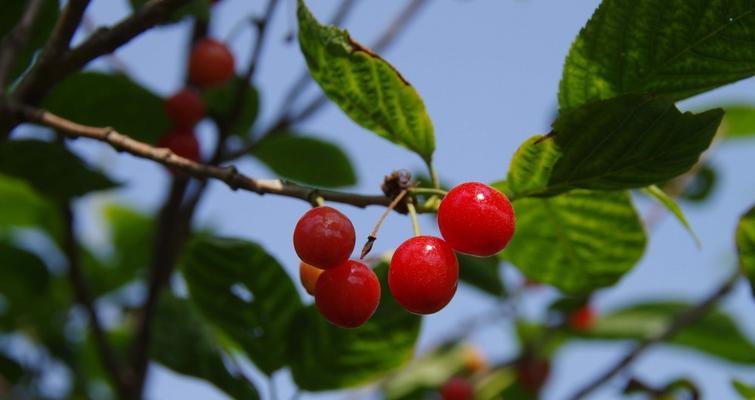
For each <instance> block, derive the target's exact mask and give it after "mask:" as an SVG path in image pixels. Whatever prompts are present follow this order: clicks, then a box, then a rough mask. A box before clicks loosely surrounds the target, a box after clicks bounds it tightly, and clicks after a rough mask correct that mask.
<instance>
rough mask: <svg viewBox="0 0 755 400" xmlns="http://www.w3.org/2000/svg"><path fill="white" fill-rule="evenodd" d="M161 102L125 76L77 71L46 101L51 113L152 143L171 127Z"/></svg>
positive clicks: (157, 97)
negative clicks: (109, 128)
mask: <svg viewBox="0 0 755 400" xmlns="http://www.w3.org/2000/svg"><path fill="white" fill-rule="evenodd" d="M163 102H164V100H163V99H162V98H161V97H160V96H158V95H156V94H154V93H152V92H151V91H150V90H148V89H147V88H145V87H143V86H141V85H140V84H138V83H136V82H134V81H132V80H131V79H129V78H128V77H127V76H125V75H121V74H105V73H101V72H80V73H78V74H75V75H72V76H70V77H69V78H67V79H66V80H64V81H63V82H61V83H60V84H59V85H57V86H56V87H55V88H54V89H53V90H52V91H51V92H50V94H49V95H48V96H47V97H46V98H45V101H44V105H45V107H46V108H47V109H48V110H50V111H51V112H53V113H55V114H58V115H60V116H63V117H65V118H68V119H70V120H73V121H76V122H79V123H82V124H86V125H93V126H109V127H112V128H114V129H116V130H118V131H120V132H122V133H124V134H126V135H128V136H130V137H132V138H134V139H137V140H141V141H143V142H147V143H155V142H157V139H158V138H159V137H160V135H162V134H163V133H165V132H166V131H167V130H168V128H169V127H170V123H169V121H168V117H167V116H166V115H165V111H164V109H163Z"/></svg>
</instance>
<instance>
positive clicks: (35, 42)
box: [0, 0, 60, 90]
mask: <svg viewBox="0 0 755 400" xmlns="http://www.w3.org/2000/svg"><path fill="white" fill-rule="evenodd" d="M28 3H29V2H28V1H22V0H5V1H4V2H3V5H2V7H3V9H2V10H3V11H2V12H1V13H0V38H2V37H3V36H5V34H7V33H8V32H9V31H10V30H11V29H13V27H14V26H16V24H17V23H18V20H19V19H20V18H21V15H22V14H23V13H24V10H25V9H26V6H27V4H28ZM59 7H60V4H59V3H58V0H44V1H43V3H42V8H41V10H40V12H39V15H38V16H37V19H36V20H35V22H34V24H33V25H32V26H31V30H30V31H29V37H28V40H27V43H26V46H24V48H23V50H21V51H20V52H19V54H18V57H17V58H16V62H15V65H13V70H12V72H11V78H16V77H18V76H19V75H20V74H21V73H22V72H24V70H26V68H28V67H29V64H30V63H31V61H32V58H33V57H34V53H35V52H36V51H37V50H39V49H40V48H41V47H42V46H43V45H44V44H45V42H46V41H47V37H48V36H50V32H51V31H52V28H53V26H54V25H55V21H56V20H57V19H58V10H59ZM12 80H13V79H9V82H8V83H11V82H12ZM2 90H5V88H2Z"/></svg>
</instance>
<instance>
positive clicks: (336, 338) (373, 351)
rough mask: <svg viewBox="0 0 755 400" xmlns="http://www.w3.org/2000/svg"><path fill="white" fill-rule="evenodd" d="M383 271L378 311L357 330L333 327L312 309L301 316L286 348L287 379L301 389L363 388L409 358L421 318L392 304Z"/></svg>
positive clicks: (380, 272)
mask: <svg viewBox="0 0 755 400" xmlns="http://www.w3.org/2000/svg"><path fill="white" fill-rule="evenodd" d="M387 272H388V263H387V262H383V263H381V264H380V265H379V266H378V267H377V268H376V269H375V273H377V275H378V278H380V286H381V288H382V293H381V297H380V306H378V309H377V311H376V312H375V315H373V316H372V318H371V319H370V320H369V321H368V322H367V323H366V324H364V325H362V326H360V327H359V328H355V329H342V328H337V327H335V326H333V325H331V324H330V323H329V322H327V321H326V320H325V319H324V318H323V317H322V316H321V315H320V314H319V313H318V312H317V310H316V308H315V307H314V306H309V307H306V308H304V309H302V310H301V311H300V312H299V314H298V315H297V317H296V319H295V322H294V325H293V327H292V328H291V330H290V333H289V337H288V346H289V357H290V367H291V374H292V375H293V378H294V382H296V384H297V385H298V386H299V387H300V388H301V389H304V390H310V391H320V390H330V389H340V388H346V387H352V386H356V385H359V384H363V383H367V382H370V381H373V380H375V379H377V378H379V377H380V376H382V375H384V374H385V373H387V372H389V371H391V370H394V369H396V368H398V367H400V366H402V365H403V364H404V363H406V362H407V361H408V360H409V359H410V358H411V356H412V353H413V351H414V344H415V342H416V341H417V337H418V335H419V328H420V323H421V318H420V317H419V316H417V315H414V314H409V313H408V312H407V311H405V310H404V309H403V308H401V306H400V305H399V304H398V303H396V300H394V299H393V296H391V294H390V292H389V289H388V282H387V275H388V274H387Z"/></svg>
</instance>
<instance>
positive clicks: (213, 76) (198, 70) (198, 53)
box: [189, 38, 235, 87]
mask: <svg viewBox="0 0 755 400" xmlns="http://www.w3.org/2000/svg"><path fill="white" fill-rule="evenodd" d="M234 62H235V61H234V59H233V54H232V53H231V51H230V50H229V49H228V47H227V46H226V45H225V44H223V43H221V42H219V41H217V40H215V39H210V38H205V39H202V40H200V41H198V42H197V43H196V44H195V45H194V47H193V48H192V49H191V55H190V56H189V80H190V81H191V82H193V83H195V84H197V85H199V86H201V87H213V86H220V85H222V84H224V83H226V82H227V81H228V80H229V79H230V78H231V77H232V76H233V72H234Z"/></svg>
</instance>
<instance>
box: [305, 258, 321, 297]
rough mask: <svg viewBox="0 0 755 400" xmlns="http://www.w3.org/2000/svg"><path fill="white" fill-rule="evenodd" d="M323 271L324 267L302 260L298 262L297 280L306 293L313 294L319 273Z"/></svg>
mask: <svg viewBox="0 0 755 400" xmlns="http://www.w3.org/2000/svg"><path fill="white" fill-rule="evenodd" d="M323 272H325V270H324V269H320V268H316V267H313V266H311V265H309V264H307V263H305V262H303V261H302V262H300V263H299V280H300V281H301V285H302V286H304V290H306V291H307V293H309V294H311V295H312V296H314V295H315V287H317V280H318V279H320V275H322V273H323Z"/></svg>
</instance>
